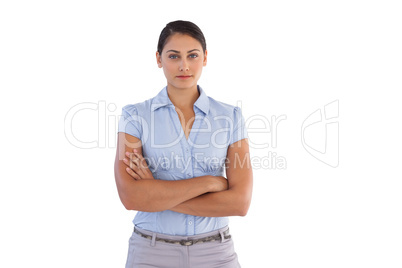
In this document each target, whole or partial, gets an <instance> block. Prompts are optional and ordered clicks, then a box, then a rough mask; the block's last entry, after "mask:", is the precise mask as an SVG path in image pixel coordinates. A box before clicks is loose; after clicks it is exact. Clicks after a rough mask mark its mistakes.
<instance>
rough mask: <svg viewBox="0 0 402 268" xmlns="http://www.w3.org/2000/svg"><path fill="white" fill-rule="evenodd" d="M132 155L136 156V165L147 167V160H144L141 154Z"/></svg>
mask: <svg viewBox="0 0 402 268" xmlns="http://www.w3.org/2000/svg"><path fill="white" fill-rule="evenodd" d="M134 155H135V156H136V157H137V158H136V164H137V166H138V167H141V168H148V164H147V161H145V158H144V157H143V156H142V155H141V154H139V153H134Z"/></svg>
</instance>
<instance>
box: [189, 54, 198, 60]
mask: <svg viewBox="0 0 402 268" xmlns="http://www.w3.org/2000/svg"><path fill="white" fill-rule="evenodd" d="M189 57H190V58H192V59H195V58H198V54H190V55H189Z"/></svg>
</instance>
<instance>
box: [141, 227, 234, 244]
mask: <svg viewBox="0 0 402 268" xmlns="http://www.w3.org/2000/svg"><path fill="white" fill-rule="evenodd" d="M134 233H136V234H138V235H140V236H141V237H144V238H146V239H150V240H152V235H147V234H143V233H141V232H140V231H138V230H137V229H136V228H134ZM223 237H224V238H225V239H230V238H231V237H232V236H231V235H230V234H229V229H227V230H226V231H224V232H223ZM221 240H222V237H221V235H220V234H217V235H211V236H207V237H203V238H198V239H182V240H173V239H166V238H160V237H156V238H155V241H159V242H164V243H169V244H175V245H182V246H192V245H195V244H202V243H206V242H212V241H221Z"/></svg>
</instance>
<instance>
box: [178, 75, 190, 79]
mask: <svg viewBox="0 0 402 268" xmlns="http://www.w3.org/2000/svg"><path fill="white" fill-rule="evenodd" d="M176 77H177V78H179V79H189V78H190V77H191V75H179V76H176Z"/></svg>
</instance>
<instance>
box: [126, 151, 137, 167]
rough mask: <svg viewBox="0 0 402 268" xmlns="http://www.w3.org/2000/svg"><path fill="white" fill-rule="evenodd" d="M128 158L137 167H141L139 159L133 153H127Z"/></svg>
mask: <svg viewBox="0 0 402 268" xmlns="http://www.w3.org/2000/svg"><path fill="white" fill-rule="evenodd" d="M126 156H127V157H128V158H129V159H130V161H132V162H133V163H134V164H135V165H137V166H138V165H139V159H138V157H137V156H136V155H135V154H133V153H129V152H126Z"/></svg>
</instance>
